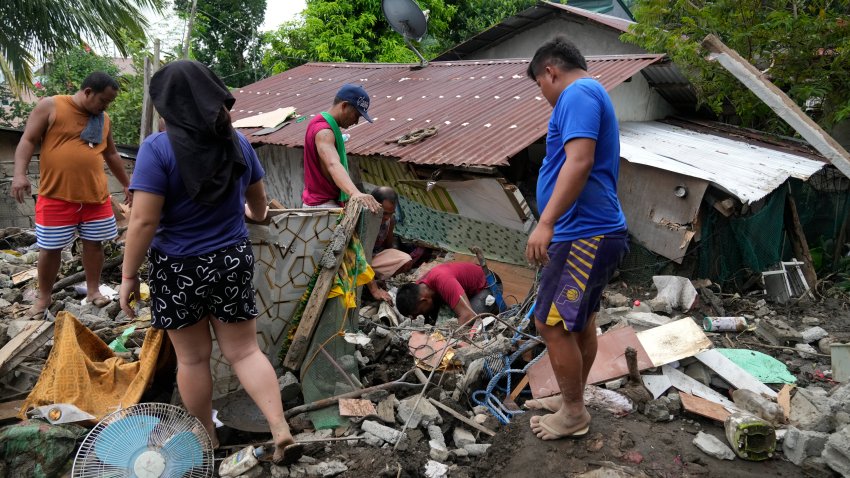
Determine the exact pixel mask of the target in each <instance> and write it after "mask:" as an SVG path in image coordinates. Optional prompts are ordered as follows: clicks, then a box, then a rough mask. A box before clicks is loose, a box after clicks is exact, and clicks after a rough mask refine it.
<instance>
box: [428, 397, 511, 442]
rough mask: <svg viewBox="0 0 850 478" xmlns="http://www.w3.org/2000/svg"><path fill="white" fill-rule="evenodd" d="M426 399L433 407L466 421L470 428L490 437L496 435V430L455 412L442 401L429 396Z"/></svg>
mask: <svg viewBox="0 0 850 478" xmlns="http://www.w3.org/2000/svg"><path fill="white" fill-rule="evenodd" d="M428 401H429V402H431V405H434V406H435V407H437V408H439V409H441V410H443V411H445V412H447V413H448V414H449V415H451V416H453V417H455V418H457V419H458V420H460V421H462V422H463V423H466V424H467V425H469V426H471V427H472V428H474V429H476V430H478V431H480V432H481V433H485V434H487V435H490V436H491V437H493V436H496V432H494V431H493V430H490V429H489V428H487V427H485V426H483V425H481V424H479V423H477V422H475V421H473V420H470V419H469V418H467V417H465V416H463V415H461V414H460V413H458V412H456V411H455V410H454V409H453V408H449V407H448V406H446V405H443V404H442V403H440V402H438V401H437V400H434V399H433V398H429V399H428Z"/></svg>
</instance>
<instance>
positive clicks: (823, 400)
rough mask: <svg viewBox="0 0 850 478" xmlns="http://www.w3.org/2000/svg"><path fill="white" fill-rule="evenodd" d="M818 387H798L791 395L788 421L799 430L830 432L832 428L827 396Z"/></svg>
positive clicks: (830, 409) (830, 408) (830, 410)
mask: <svg viewBox="0 0 850 478" xmlns="http://www.w3.org/2000/svg"><path fill="white" fill-rule="evenodd" d="M817 390H820V389H818V388H799V389H797V393H796V394H795V395H794V396H793V397H791V415H790V419H789V421H790V423H791V425H794V426H795V427H797V428H799V429H801V430H811V431H816V432H824V433H830V432H832V431H833V429H834V426H835V425H834V422H833V419H832V407H831V404H830V402H829V397H827V396H826V393H825V392H823V391H822V390H821V391H817Z"/></svg>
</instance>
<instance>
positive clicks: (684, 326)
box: [637, 317, 712, 367]
mask: <svg viewBox="0 0 850 478" xmlns="http://www.w3.org/2000/svg"><path fill="white" fill-rule="evenodd" d="M637 338H638V340H639V341H640V343H641V345H643V348H644V349H645V350H646V353H647V355H649V358H650V359H651V360H652V364H653V366H655V367H660V366H662V365H665V364H668V363H671V362H675V361H676V360H681V359H683V358H687V357H693V356H694V355H696V354H698V353H700V352H702V351H703V350H707V349H709V348H711V345H712V344H711V340H709V339H708V337H706V336H705V333H704V332H703V331H702V328H700V327H699V326H698V325H697V324H696V322H694V320H693V319H691V318H690V317H686V318H684V319H680V320H677V321H675V322H671V323H669V324H666V325H662V326H660V327H655V328H652V329H649V330H644V331H641V332H638V333H637Z"/></svg>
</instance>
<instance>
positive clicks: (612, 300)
mask: <svg viewBox="0 0 850 478" xmlns="http://www.w3.org/2000/svg"><path fill="white" fill-rule="evenodd" d="M603 295H604V297H605V301H606V302H607V303H608V307H628V306H629V305H630V301H629V298H628V297H626V296H624V295H623V294H621V293H619V292H610V291H607V290H606V291H605V292H603Z"/></svg>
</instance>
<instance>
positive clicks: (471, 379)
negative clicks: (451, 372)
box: [455, 358, 484, 400]
mask: <svg viewBox="0 0 850 478" xmlns="http://www.w3.org/2000/svg"><path fill="white" fill-rule="evenodd" d="M483 373H484V359H483V358H482V359H478V360H476V361H474V362H472V363H471V364H469V365H467V366H466V371H465V372H464V373H463V376H462V377H461V378H460V379H459V380H458V381H457V388H456V390H455V393H456V394H457V398H456V400H459V399H460V396H461V394H464V393H465V394H467V395H472V392H474V391H475V390H473V388H475V386H476V383H478V380H479V379H480V378H481V375H482V374H483Z"/></svg>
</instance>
